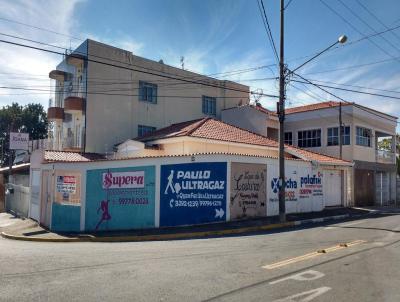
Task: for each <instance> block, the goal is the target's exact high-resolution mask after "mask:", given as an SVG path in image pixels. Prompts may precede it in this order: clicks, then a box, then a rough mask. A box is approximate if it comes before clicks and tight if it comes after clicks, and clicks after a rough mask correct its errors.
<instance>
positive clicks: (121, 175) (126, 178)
mask: <svg viewBox="0 0 400 302" xmlns="http://www.w3.org/2000/svg"><path fill="white" fill-rule="evenodd" d="M144 183H145V181H144V171H129V172H107V173H103V179H102V186H103V189H135V188H144Z"/></svg>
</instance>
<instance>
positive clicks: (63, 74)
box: [48, 40, 249, 153]
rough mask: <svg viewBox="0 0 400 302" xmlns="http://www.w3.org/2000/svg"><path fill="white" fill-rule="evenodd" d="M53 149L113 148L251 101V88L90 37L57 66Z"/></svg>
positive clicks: (53, 75)
mask: <svg viewBox="0 0 400 302" xmlns="http://www.w3.org/2000/svg"><path fill="white" fill-rule="evenodd" d="M50 78H51V79H54V80H55V85H54V87H55V97H54V99H53V102H52V103H51V105H50V107H49V112H48V113H49V120H50V121H51V124H52V126H53V127H52V131H51V133H50V136H51V149H54V150H70V151H84V152H97V153H111V152H112V151H113V148H114V145H115V144H117V143H120V142H123V141H125V140H126V139H129V138H132V137H136V136H140V135H143V134H144V133H148V132H151V131H154V130H156V129H159V128H162V127H165V126H167V125H170V124H172V123H177V122H183V121H187V120H192V119H196V118H202V117H205V116H213V117H215V118H220V116H221V111H222V110H223V109H225V108H231V107H236V106H238V105H242V104H247V103H248V101H249V87H248V86H245V85H241V84H238V83H234V82H230V81H221V80H217V79H214V78H210V77H206V76H203V75H199V74H196V73H193V72H190V71H187V70H183V69H179V68H175V67H172V66H169V65H166V64H164V63H163V62H162V61H160V62H155V61H152V60H148V59H145V58H142V57H138V56H135V55H134V54H132V53H131V52H129V51H126V50H122V49H119V48H115V47H112V46H110V45H106V44H102V43H99V42H96V41H93V40H86V41H85V42H84V43H83V44H82V45H81V46H79V47H78V48H77V49H76V50H75V51H73V52H72V53H71V54H70V55H67V56H66V57H65V59H64V60H63V62H61V63H60V64H59V65H58V66H57V69H56V70H53V71H52V72H50Z"/></svg>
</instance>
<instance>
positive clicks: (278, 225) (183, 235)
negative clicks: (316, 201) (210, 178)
mask: <svg viewBox="0 0 400 302" xmlns="http://www.w3.org/2000/svg"><path fill="white" fill-rule="evenodd" d="M361 216H362V215H361ZM348 217H350V215H349V214H344V215H337V216H329V217H323V218H314V219H306V220H298V221H290V222H285V223H276V224H267V225H262V226H253V227H245V228H237V229H228V230H216V231H204V232H191V233H174V234H158V235H142V236H140V235H139V236H108V237H89V236H88V237H71V238H43V237H27V236H18V235H12V234H8V233H5V232H2V233H1V236H2V237H4V238H7V239H14V240H22V241H36V242H123V241H133V242H134V241H136V242H138V241H158V240H174V239H184V238H202V237H210V236H224V235H236V234H243V233H250V232H259V231H268V230H273V229H278V228H285V227H294V226H299V225H303V224H309V223H319V222H324V221H328V220H337V219H344V218H348Z"/></svg>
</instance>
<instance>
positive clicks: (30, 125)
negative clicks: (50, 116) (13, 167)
mask: <svg viewBox="0 0 400 302" xmlns="http://www.w3.org/2000/svg"><path fill="white" fill-rule="evenodd" d="M47 126H48V121H47V114H46V111H45V110H44V108H43V106H42V105H41V104H34V103H30V104H28V105H26V106H21V105H19V104H18V103H12V104H11V106H10V105H7V106H4V107H2V108H0V144H1V146H2V147H3V148H2V150H3V157H4V160H3V161H1V158H0V161H1V164H0V165H1V166H6V165H9V159H10V154H11V153H10V150H9V132H10V131H11V132H25V133H29V139H30V140H35V139H42V138H46V137H47ZM0 156H1V154H0Z"/></svg>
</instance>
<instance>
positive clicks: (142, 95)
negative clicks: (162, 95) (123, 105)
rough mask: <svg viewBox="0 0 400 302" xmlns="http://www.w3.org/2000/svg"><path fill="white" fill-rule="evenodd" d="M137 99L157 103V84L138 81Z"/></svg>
mask: <svg viewBox="0 0 400 302" xmlns="http://www.w3.org/2000/svg"><path fill="white" fill-rule="evenodd" d="M139 101H143V102H149V103H153V104H155V103H157V85H156V84H151V83H147V82H143V81H139Z"/></svg>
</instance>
